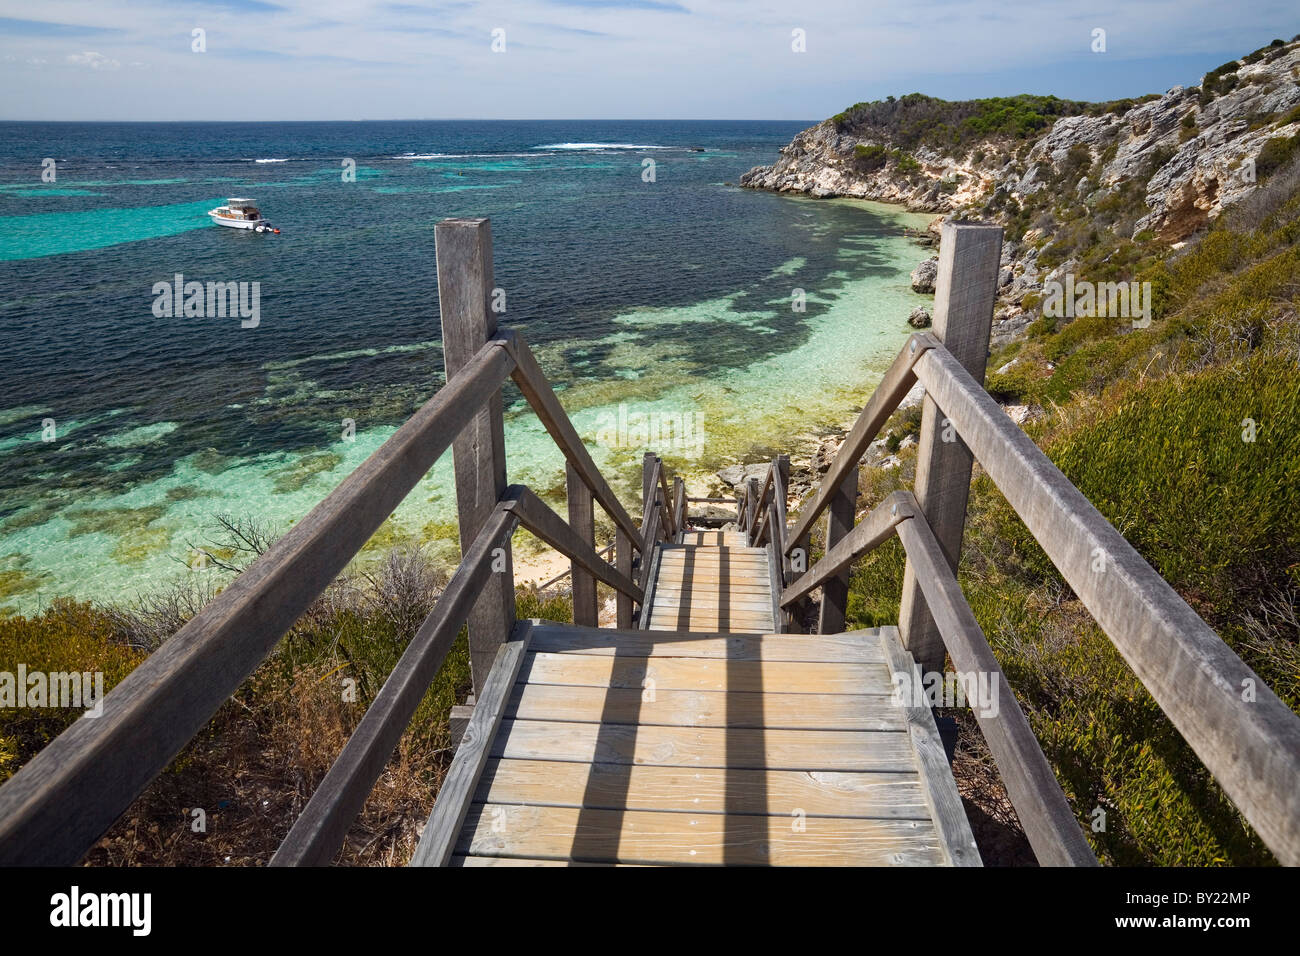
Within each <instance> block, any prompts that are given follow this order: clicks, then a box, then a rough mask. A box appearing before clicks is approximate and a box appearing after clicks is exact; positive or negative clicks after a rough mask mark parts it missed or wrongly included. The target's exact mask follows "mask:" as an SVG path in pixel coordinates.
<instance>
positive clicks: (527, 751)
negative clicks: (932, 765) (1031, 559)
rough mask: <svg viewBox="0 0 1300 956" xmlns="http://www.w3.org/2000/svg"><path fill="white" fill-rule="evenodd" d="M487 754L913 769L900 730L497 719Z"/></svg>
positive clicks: (680, 763) (815, 769) (806, 767)
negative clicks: (497, 723)
mask: <svg viewBox="0 0 1300 956" xmlns="http://www.w3.org/2000/svg"><path fill="white" fill-rule="evenodd" d="M488 756H490V757H511V758H515V759H518V760H571V761H577V762H579V763H627V764H642V765H651V764H653V765H655V766H660V767H715V768H726V769H736V770H739V769H746V768H748V769H751V770H802V771H807V772H816V773H821V772H824V771H856V770H874V771H884V772H909V771H915V769H916V766H915V764H914V763H913V757H912V745H911V743H910V741H909V740H908V736H907V734H906V733H905V732H902V731H891V730H776V729H773V728H761V729H751V728H745V727H740V728H720V727H668V726H662V725H657V724H656V725H648V726H637V727H628V726H625V725H621V724H590V723H577V722H572V721H558V720H554V721H552V720H515V719H510V718H507V719H503V720H502V722H501V730H500V732H499V733H498V734H497V738H496V740H494V741H493V742H492V746H491V748H490V749H489V751H488Z"/></svg>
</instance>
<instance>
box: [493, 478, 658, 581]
mask: <svg viewBox="0 0 1300 956" xmlns="http://www.w3.org/2000/svg"><path fill="white" fill-rule="evenodd" d="M501 504H502V507H505V508H508V509H509V510H510V511H511V513H512V514H514V515H515V516H516V517H518V518H519V523H520V524H522V525H523V526H524V527H525V528H527V529H528V530H529V531H531V532H532V533H533V534H535V535H537V537H539V538H541V539H542V540H543V541H545V542H546V543H547V544H549V545H550V546H551V547H553V548H555V549H556V550H558V551H559V552H560V553H562V554H565V555H567V556H568V557H570V558H572V559H573V560H574V561H575V562H576V563H578V564H579V565H581V566H582V567H584V568H586V569H587V570H588V571H589V572H591V573H592V574H593V575H594V576H595V577H597V578H599V579H600V580H601V581H603V582H605V583H606V584H608V585H609V586H610V587H612V588H614V589H616V590H619V591H622V592H624V593H625V594H628V595H630V596H631V597H633V598H634V599H636V600H640V599H641V598H642V596H643V595H642V592H641V589H640V588H639V587H638V586H637V584H636V582H634V581H631V580H628V579H627V578H625V577H624V576H623V575H622V574H620V573H619V571H618V569H617V568H615V567H614V565H612V564H610V563H609V562H608V561H605V560H604V559H603V558H601V556H600V555H599V554H597V553H596V549H595V548H594V547H593V546H592V545H590V544H588V543H587V542H586V541H584V540H583V539H582V538H581V537H580V536H579V535H578V534H576V533H575V532H574V530H573V529H572V528H570V527H569V526H568V524H566V523H565V521H564V519H563V518H561V517H560V516H559V515H557V514H556V513H555V512H554V511H552V510H551V509H550V507H549V506H548V505H547V504H546V502H544V501H542V499H541V498H539V497H537V495H535V494H534V493H533V492H532V490H531V489H529V488H528V487H527V486H526V485H511V486H510V487H509V488H507V489H506V491H505V493H504V494H503V495H502V499H501Z"/></svg>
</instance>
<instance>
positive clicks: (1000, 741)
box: [898, 512, 1097, 866]
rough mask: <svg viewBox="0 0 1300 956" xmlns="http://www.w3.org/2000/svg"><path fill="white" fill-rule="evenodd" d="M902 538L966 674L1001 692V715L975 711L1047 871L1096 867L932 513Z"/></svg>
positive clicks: (907, 526)
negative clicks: (968, 598) (936, 532)
mask: <svg viewBox="0 0 1300 956" xmlns="http://www.w3.org/2000/svg"><path fill="white" fill-rule="evenodd" d="M898 537H899V539H900V540H901V541H902V542H903V549H904V550H905V551H906V552H907V557H908V560H909V561H911V562H912V563H913V565H914V566H915V567H916V579H917V581H919V582H920V584H921V587H922V588H923V590H924V593H925V602H926V605H927V606H928V607H929V609H930V613H931V614H933V615H934V620H935V622H936V623H937V624H938V627H939V633H941V634H942V635H943V637H944V640H945V641H946V642H947V645H948V652H949V653H950V654H951V655H952V662H953V664H954V666H955V667H956V669H957V671H958V673H966V674H983V675H988V676H989V678H990V679H991V681H992V682H993V684H994V685H995V686H996V687H997V701H998V706H997V708H996V713H991V712H986V710H985V708H982V707H973V708H972V710H971V713H972V714H973V715H974V717H975V720H976V722H977V723H978V724H979V727H980V731H981V733H983V734H984V740H985V741H986V742H987V743H988V745H989V752H990V753H992V754H993V759H994V761H995V762H996V763H997V767H998V773H999V774H1000V775H1001V777H1002V781H1003V783H1004V784H1005V785H1006V788H1007V796H1008V798H1009V799H1010V800H1011V805H1012V806H1013V807H1015V809H1016V815H1017V816H1018V817H1019V818H1020V824H1021V826H1022V827H1024V831H1025V837H1026V839H1028V840H1029V845H1030V846H1031V847H1033V850H1034V856H1036V857H1037V858H1038V862H1039V863H1041V864H1043V865H1044V866H1096V865H1097V858H1096V857H1095V856H1094V855H1093V852H1092V848H1091V847H1090V846H1089V845H1088V841H1087V840H1086V839H1085V838H1084V836H1083V831H1082V829H1081V828H1080V826H1079V822H1078V820H1077V819H1075V816H1074V811H1073V810H1072V809H1071V807H1070V803H1069V801H1068V800H1067V799H1066V798H1065V794H1064V793H1063V792H1062V791H1061V785H1060V784H1059V783H1058V782H1057V780H1056V775H1055V774H1054V773H1053V772H1052V767H1051V765H1050V764H1049V763H1048V762H1047V758H1046V757H1045V756H1044V755H1043V751H1042V748H1041V747H1039V746H1038V740H1037V739H1036V738H1035V737H1034V732H1033V730H1032V729H1031V728H1030V726H1029V721H1028V720H1027V719H1026V718H1025V715H1024V712H1023V711H1021V709H1020V705H1019V703H1018V702H1017V701H1016V698H1015V695H1014V694H1013V693H1012V691H1011V685H1010V684H1009V683H1007V678H1006V675H1005V674H1003V673H1002V668H1001V666H1000V665H999V664H998V661H997V658H996V657H995V656H994V655H993V651H992V649H991V648H990V647H989V645H988V641H987V640H986V639H985V637H984V632H983V631H982V630H980V626H979V623H978V622H977V621H976V620H975V615H974V613H972V611H971V609H970V605H968V604H967V603H966V598H965V597H964V596H963V595H962V592H961V587H960V586H959V585H958V583H957V579H956V578H955V577H954V576H953V573H952V569H951V568H950V567H949V566H948V562H947V559H946V558H945V556H944V553H943V550H942V549H941V548H940V547H939V542H938V541H937V540H935V537H934V535H933V534H932V533H931V532H930V528H929V525H927V524H926V521H925V516H924V515H922V514H920V513H919V512H918V513H917V515H916V517H914V518H910V519H908V520H907V521H904V522H902V523H900V524H899V526H898Z"/></svg>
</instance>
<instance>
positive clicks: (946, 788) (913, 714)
mask: <svg viewBox="0 0 1300 956" xmlns="http://www.w3.org/2000/svg"><path fill="white" fill-rule="evenodd" d="M880 644H881V647H882V648H883V649H884V651H885V654H886V656H887V657H888V658H889V669H890V670H891V671H892V672H893V673H894V674H895V675H903V678H904V680H903V682H902V685H901V686H902V687H903V688H904V691H905V692H904V700H903V701H901V702H900V705H899V710H901V711H902V712H903V713H904V715H905V716H906V719H907V727H908V733H909V735H910V737H911V740H912V750H913V751H914V752H915V754H916V769H917V773H918V774H919V776H920V781H921V789H922V791H923V794H924V798H925V802H926V804H927V805H928V806H929V808H930V814H929V817H930V819H931V820H933V821H934V826H935V830H936V831H937V832H938V834H939V842H940V843H941V844H942V846H943V851H944V854H945V855H946V856H947V858H948V862H949V863H950V864H951V865H952V866H980V865H981V861H980V853H979V848H978V847H977V846H976V845H975V836H974V835H973V834H972V833H971V829H970V821H969V820H968V819H967V818H966V808H965V807H963V806H962V802H961V796H960V795H959V794H958V793H957V782H956V781H955V780H953V778H952V770H951V768H950V767H949V766H948V755H947V753H945V752H944V749H943V741H942V740H940V739H939V728H938V727H937V726H935V723H934V715H933V714H932V713H930V708H929V707H927V706H926V705H925V704H924V703H923V702H919V701H918V700H907V699H906V688H909V687H910V688H914V689H916V690H917V691H918V692H919V690H920V688H921V687H922V686H923V685H922V683H921V668H920V667H918V666H917V664H916V662H915V661H913V660H912V655H911V654H909V653H907V651H905V650H904V649H903V645H902V642H900V641H899V639H898V629H897V628H894V627H882V628H881V629H880Z"/></svg>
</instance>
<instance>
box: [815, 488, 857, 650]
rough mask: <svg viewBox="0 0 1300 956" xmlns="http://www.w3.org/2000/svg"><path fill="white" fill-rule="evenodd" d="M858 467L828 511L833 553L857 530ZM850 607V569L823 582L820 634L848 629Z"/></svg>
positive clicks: (828, 538)
mask: <svg viewBox="0 0 1300 956" xmlns="http://www.w3.org/2000/svg"><path fill="white" fill-rule="evenodd" d="M860 470H861V469H860V468H859V467H858V466H856V465H855V466H854V467H852V468H850V469H849V470H848V472H847V473H846V474H845V476H844V481H843V482H842V483H841V484H840V489H839V491H837V492H836V493H835V497H834V498H832V499H831V503H830V507H829V508H827V511H826V548H827V550H828V551H833V550H834V548H835V545H837V544H839V543H840V542H841V541H842V540H844V538H846V537H847V536H848V534H849V532H851V531H852V530H853V519H854V516H855V515H856V514H857V501H858V472H859V471H860ZM848 606H849V569H848V568H847V567H846V568H843V569H841V570H840V572H839V573H838V574H835V575H832V576H831V577H828V578H826V580H825V581H823V582H822V600H821V606H820V607H819V608H818V609H817V631H818V633H820V634H837V633H839V632H840V631H842V630H844V613H845V611H846V610H847V609H848Z"/></svg>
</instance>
